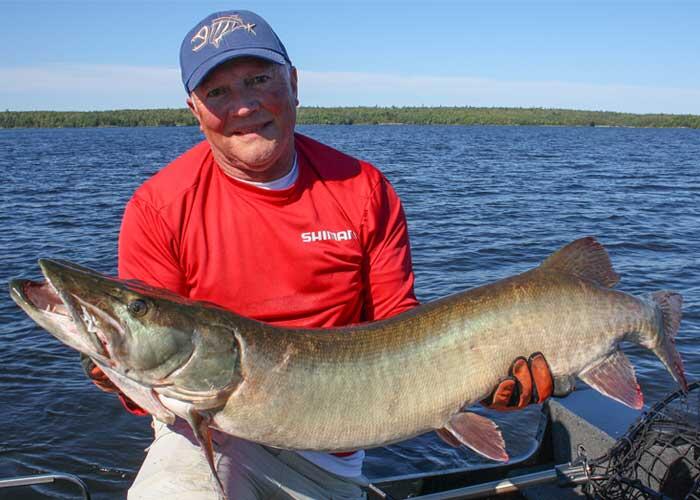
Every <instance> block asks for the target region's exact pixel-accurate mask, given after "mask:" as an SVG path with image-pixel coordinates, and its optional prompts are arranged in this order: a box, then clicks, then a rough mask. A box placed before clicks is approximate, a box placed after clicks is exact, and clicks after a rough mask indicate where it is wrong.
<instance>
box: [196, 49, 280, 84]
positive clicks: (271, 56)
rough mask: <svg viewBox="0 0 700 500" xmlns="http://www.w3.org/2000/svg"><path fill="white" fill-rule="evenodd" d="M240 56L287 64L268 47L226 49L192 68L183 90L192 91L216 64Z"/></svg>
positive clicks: (278, 54)
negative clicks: (194, 68)
mask: <svg viewBox="0 0 700 500" xmlns="http://www.w3.org/2000/svg"><path fill="white" fill-rule="evenodd" d="M241 57H257V58H260V59H265V60H267V61H270V62H273V63H277V64H287V60H286V59H285V58H284V56H283V55H282V54H280V53H278V52H275V51H273V50H269V49H256V48H245V49H232V50H227V51H226V52H220V53H218V54H217V55H216V56H214V57H212V58H211V59H207V60H206V61H204V62H203V63H202V64H201V65H200V66H199V67H198V68H197V69H196V70H194V72H193V73H192V76H190V79H189V80H188V81H187V83H185V90H186V91H187V93H190V92H192V91H193V90H194V89H196V88H197V86H198V85H199V84H200V83H202V80H204V78H206V76H207V75H208V74H209V73H210V72H211V71H212V70H213V69H215V68H216V67H217V66H219V65H220V64H223V63H225V62H226V61H230V60H232V59H238V58H241Z"/></svg>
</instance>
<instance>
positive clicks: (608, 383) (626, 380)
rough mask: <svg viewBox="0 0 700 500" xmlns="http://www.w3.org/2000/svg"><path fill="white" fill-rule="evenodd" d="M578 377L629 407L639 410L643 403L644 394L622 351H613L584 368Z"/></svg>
mask: <svg viewBox="0 0 700 500" xmlns="http://www.w3.org/2000/svg"><path fill="white" fill-rule="evenodd" d="M578 378H580V379H581V380H583V381H584V382H585V383H587V384H588V385H590V386H591V387H593V388H594V389H595V390H596V391H598V392H600V393H602V394H605V395H606V396H608V397H610V398H612V399H614V400H615V401H619V402H620V403H622V404H624V405H627V406H629V407H630V408H634V409H635V410H639V409H640V408H641V407H642V406H643V405H644V396H642V391H641V389H640V388H639V384H638V383H637V377H636V376H635V375H634V368H633V367H632V364H631V363H630V361H629V359H627V356H625V355H624V354H623V353H622V351H619V350H617V351H614V352H613V353H612V354H610V355H609V356H608V357H606V358H603V359H602V360H601V361H599V362H598V363H596V364H594V365H592V366H589V367H588V368H586V369H584V370H583V371H582V372H581V373H579V374H578Z"/></svg>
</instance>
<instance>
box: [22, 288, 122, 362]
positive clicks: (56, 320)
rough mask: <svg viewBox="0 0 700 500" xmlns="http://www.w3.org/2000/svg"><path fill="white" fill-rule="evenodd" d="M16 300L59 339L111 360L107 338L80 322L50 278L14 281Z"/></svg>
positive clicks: (105, 360)
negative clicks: (98, 335) (105, 345)
mask: <svg viewBox="0 0 700 500" xmlns="http://www.w3.org/2000/svg"><path fill="white" fill-rule="evenodd" d="M10 296H11V297H12V300H14V301H15V303H16V304H17V305H18V306H19V307H20V308H21V309H22V310H23V311H24V312H25V313H26V314H27V315H28V316H29V317H30V318H32V319H33V320H34V321H35V322H36V323H37V324H38V325H39V326H41V327H42V328H43V329H45V330H46V331H48V332H49V333H50V334H51V335H53V336H54V337H56V338H57V339H58V340H60V341H61V342H63V343H64V344H67V345H68V346H70V347H72V348H73V349H75V350H77V351H80V352H81V353H83V354H86V355H88V356H90V357H91V358H95V359H99V360H101V361H102V362H104V363H109V356H108V354H107V351H106V350H105V348H104V345H103V342H102V341H101V340H100V339H99V338H98V337H97V335H96V334H95V333H90V332H88V331H87V330H86V329H85V328H84V326H83V325H82V323H79V322H76V321H75V318H74V315H73V314H71V312H70V310H69V308H68V307H67V305H66V303H65V301H64V300H63V298H62V297H61V296H60V294H59V293H58V292H57V291H56V289H55V288H54V287H53V286H52V285H51V283H50V282H49V281H46V282H44V283H39V282H36V281H31V280H18V279H16V280H12V281H11V282H10Z"/></svg>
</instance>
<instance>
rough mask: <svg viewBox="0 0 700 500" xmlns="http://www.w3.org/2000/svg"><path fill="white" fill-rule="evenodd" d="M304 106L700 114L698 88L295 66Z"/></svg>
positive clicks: (699, 90) (699, 91) (699, 92)
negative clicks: (318, 69)
mask: <svg viewBox="0 0 700 500" xmlns="http://www.w3.org/2000/svg"><path fill="white" fill-rule="evenodd" d="M299 89H300V90H299V92H300V100H301V103H302V105H307V106H355V105H368V106H374V105H379V106H391V105H395V106H421V105H425V106H440V105H442V106H487V107H492V106H505V107H544V108H567V109H586V110H605V111H623V112H632V113H691V114H700V88H662V87H644V86H633V85H614V84H610V85H600V84H588V83H576V82H564V81H501V80H489V79H485V78H470V77H445V76H402V75H393V74H372V73H326V72H316V71H300V75H299Z"/></svg>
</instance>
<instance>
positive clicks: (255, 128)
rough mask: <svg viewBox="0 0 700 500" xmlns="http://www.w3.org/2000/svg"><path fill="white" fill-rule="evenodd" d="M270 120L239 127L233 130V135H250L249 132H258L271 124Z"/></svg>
mask: <svg viewBox="0 0 700 500" xmlns="http://www.w3.org/2000/svg"><path fill="white" fill-rule="evenodd" d="M269 123H270V122H265V123H258V124H255V125H248V126H246V127H237V128H236V129H234V131H233V135H240V136H242V135H249V134H257V133H259V132H260V131H262V130H263V129H264V128H265V127H267V126H268V125H269Z"/></svg>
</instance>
